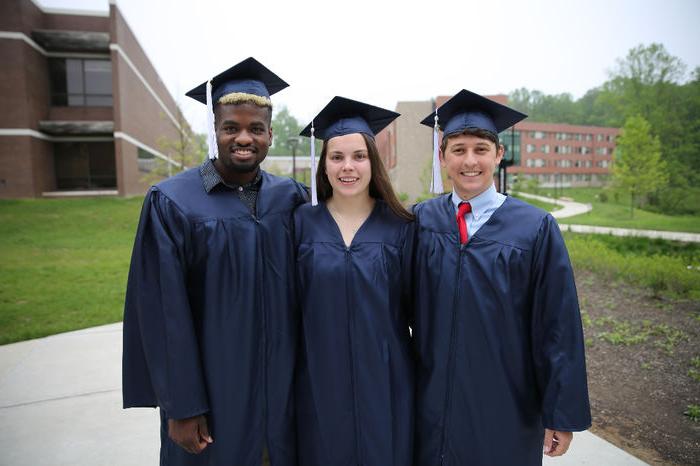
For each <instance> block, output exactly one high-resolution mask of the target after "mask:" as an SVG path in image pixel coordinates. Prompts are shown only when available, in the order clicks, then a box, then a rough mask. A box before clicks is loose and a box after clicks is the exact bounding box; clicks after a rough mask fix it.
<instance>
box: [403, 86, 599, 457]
mask: <svg viewBox="0 0 700 466" xmlns="http://www.w3.org/2000/svg"><path fill="white" fill-rule="evenodd" d="M437 116H438V122H439V125H440V129H442V130H443V140H442V145H441V150H440V162H441V165H442V167H443V168H444V169H445V171H446V172H447V175H448V177H449V179H450V180H451V181H452V185H453V187H454V190H453V192H452V193H450V194H446V195H443V196H440V197H437V198H435V199H431V200H429V201H426V202H424V203H421V204H418V205H417V206H416V207H415V208H414V213H415V215H416V224H417V234H416V237H417V239H416V248H415V257H414V270H415V277H414V286H415V296H414V297H415V306H416V309H415V322H414V328H413V338H414V340H413V341H414V342H415V345H416V354H417V358H418V364H417V372H416V376H417V392H416V397H417V403H416V406H417V423H416V458H415V463H414V464H416V465H426V466H427V465H436V464H439V465H454V466H456V465H465V464H472V465H499V466H500V465H503V466H506V465H508V466H510V465H514V464H517V465H524V466H530V465H540V464H542V454H543V452H544V453H545V454H547V455H549V456H559V455H562V454H564V453H565V452H566V450H567V448H568V446H569V444H570V442H571V439H572V432H574V431H580V430H585V429H587V428H588V427H589V426H590V424H591V417H590V408H589V402H588V389H587V384H586V368H585V358H584V347H583V332H582V327H581V318H580V313H579V307H578V299H577V296H576V287H575V284H574V276H573V271H572V269H571V264H570V262H569V258H568V254H567V251H566V247H565V245H564V241H563V239H562V236H561V233H560V232H559V228H558V226H557V223H556V221H555V220H554V219H553V218H552V216H551V215H549V214H548V213H546V212H544V211H542V210H540V209H537V208H535V207H532V206H530V205H529V204H526V203H524V202H521V201H519V200H517V199H513V198H511V197H506V196H504V195H502V194H500V193H498V192H496V189H495V187H494V184H493V176H494V172H495V170H496V167H498V164H499V163H500V161H501V159H502V158H503V152H504V149H503V146H502V145H501V144H499V140H498V133H499V132H501V131H503V130H505V129H506V128H508V127H510V126H512V125H514V124H515V123H517V122H518V121H520V120H522V119H523V118H525V117H526V115H524V114H522V113H520V112H517V111H515V110H512V109H510V108H508V107H506V106H503V105H500V104H498V103H496V102H493V101H491V100H489V99H486V98H484V97H482V96H479V95H477V94H474V93H472V92H469V91H467V90H462V91H460V92H459V93H458V94H456V95H455V96H454V97H453V98H452V99H450V100H449V101H448V102H446V103H445V104H444V105H443V106H441V107H440V108H438V109H437ZM434 121H435V113H433V114H432V115H430V116H428V117H427V118H426V119H425V120H423V122H422V123H423V124H426V125H428V126H433V124H434Z"/></svg>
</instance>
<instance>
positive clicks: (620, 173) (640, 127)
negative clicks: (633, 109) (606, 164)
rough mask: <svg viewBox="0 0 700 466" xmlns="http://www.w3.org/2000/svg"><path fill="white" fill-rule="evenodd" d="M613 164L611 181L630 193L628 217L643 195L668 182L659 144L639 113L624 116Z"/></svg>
mask: <svg viewBox="0 0 700 466" xmlns="http://www.w3.org/2000/svg"><path fill="white" fill-rule="evenodd" d="M615 152H616V154H615V155H616V157H615V162H614V164H613V170H612V172H613V183H614V184H615V186H616V187H617V188H618V189H620V190H621V191H624V192H627V193H629V195H630V216H634V207H635V205H636V204H637V203H639V202H641V201H642V200H643V199H644V197H645V196H647V195H649V194H651V193H653V192H655V191H658V190H660V189H663V188H665V187H666V186H667V185H668V171H667V166H666V162H665V160H663V159H662V158H661V143H660V141H659V138H658V136H653V135H652V133H651V126H650V125H649V123H648V122H647V121H646V120H645V119H644V118H643V117H641V116H638V115H636V116H632V117H629V118H628V119H627V121H626V122H625V126H624V127H623V128H622V135H621V136H620V137H619V138H618V142H617V148H616V149H615Z"/></svg>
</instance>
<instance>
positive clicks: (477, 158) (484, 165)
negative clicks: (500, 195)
mask: <svg viewBox="0 0 700 466" xmlns="http://www.w3.org/2000/svg"><path fill="white" fill-rule="evenodd" d="M502 158H503V146H500V147H498V148H497V147H496V144H494V143H493V142H491V141H489V140H488V139H483V138H480V137H478V136H472V135H469V134H459V135H455V136H450V137H449V139H448V140H447V146H445V152H441V153H440V165H442V167H443V168H445V169H446V170H447V176H449V177H450V179H451V180H452V184H453V185H454V188H455V191H456V192H457V194H458V195H459V197H460V198H461V199H464V200H465V201H466V200H469V199H471V198H473V197H475V196H478V195H479V194H481V193H483V192H484V191H486V190H487V189H488V188H489V187H490V186H491V184H493V174H494V172H495V171H496V167H498V164H499V163H501V159H502Z"/></svg>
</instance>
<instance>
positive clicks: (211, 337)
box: [123, 58, 306, 466]
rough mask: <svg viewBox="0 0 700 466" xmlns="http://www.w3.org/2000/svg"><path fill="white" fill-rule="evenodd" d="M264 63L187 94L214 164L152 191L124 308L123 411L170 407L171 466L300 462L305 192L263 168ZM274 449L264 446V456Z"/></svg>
mask: <svg viewBox="0 0 700 466" xmlns="http://www.w3.org/2000/svg"><path fill="white" fill-rule="evenodd" d="M284 87H287V84H286V83H285V82H284V81H282V80H281V79H280V78H278V77H277V76H276V75H275V74H273V73H272V72H271V71H270V70H268V69H267V68H265V67H264V66H262V65H261V64H260V63H258V62H257V61H256V60H254V59H253V58H249V59H246V60H244V61H243V62H241V63H239V64H237V65H235V66H234V67H232V68H230V69H229V70H227V71H225V72H223V73H221V74H220V75H218V76H216V77H214V78H213V79H212V80H211V81H210V82H207V83H204V84H202V85H200V86H198V87H196V88H195V89H193V90H191V91H190V92H188V94H187V95H188V96H190V97H192V98H194V99H196V100H198V101H200V102H202V103H206V104H208V105H207V106H208V108H209V110H210V113H209V115H210V132H211V139H210V147H209V149H210V159H209V160H207V161H206V162H205V163H204V164H202V165H201V166H200V167H197V168H194V169H191V170H187V171H185V172H183V173H180V174H178V175H177V176H174V177H172V178H170V179H167V180H165V181H163V182H161V183H159V184H157V185H156V186H154V187H152V188H151V189H150V190H149V192H148V194H147V196H146V200H145V202H144V205H143V210H142V212H141V219H140V222H139V227H138V231H137V233H136V241H135V244H134V250H133V255H132V259H131V269H130V271H129V281H128V288H127V296H126V306H125V310H124V354H123V397H124V407H126V408H129V407H156V406H157V407H159V408H160V414H161V451H160V464H161V465H168V466H174V465H240V466H254V465H260V464H261V462H262V460H263V455H264V454H265V455H266V454H267V453H268V452H269V457H270V460H271V463H272V465H273V466H287V465H289V466H291V465H297V464H298V463H297V457H296V450H295V448H296V434H295V428H296V426H295V420H294V408H293V384H292V382H293V372H294V364H295V358H296V348H297V346H298V326H299V321H298V317H297V314H295V309H296V306H295V302H294V291H293V284H294V278H293V267H294V259H293V250H292V236H291V229H292V213H293V210H294V209H295V208H296V207H297V206H298V205H299V204H301V203H303V202H305V197H306V192H305V191H304V189H303V187H301V186H300V185H299V184H297V183H296V182H294V181H292V180H290V179H288V178H278V177H276V176H273V175H270V174H268V173H265V172H264V171H262V170H261V169H260V168H259V164H260V162H262V160H263V159H264V158H265V156H266V155H267V151H268V148H269V146H270V143H271V140H272V130H271V126H270V123H271V113H272V107H271V103H270V95H271V94H274V93H275V92H277V91H279V90H280V89H283V88H284ZM214 129H215V130H216V131H215V132H214ZM264 452H265V453H264Z"/></svg>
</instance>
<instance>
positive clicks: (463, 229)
mask: <svg viewBox="0 0 700 466" xmlns="http://www.w3.org/2000/svg"><path fill="white" fill-rule="evenodd" d="M471 211H472V205H471V204H470V203H468V202H460V203H459V209H458V210H457V226H458V227H459V242H460V243H462V244H466V243H467V241H469V235H468V234H467V221H466V220H465V219H464V216H465V215H466V214H467V213H469V212H471Z"/></svg>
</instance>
